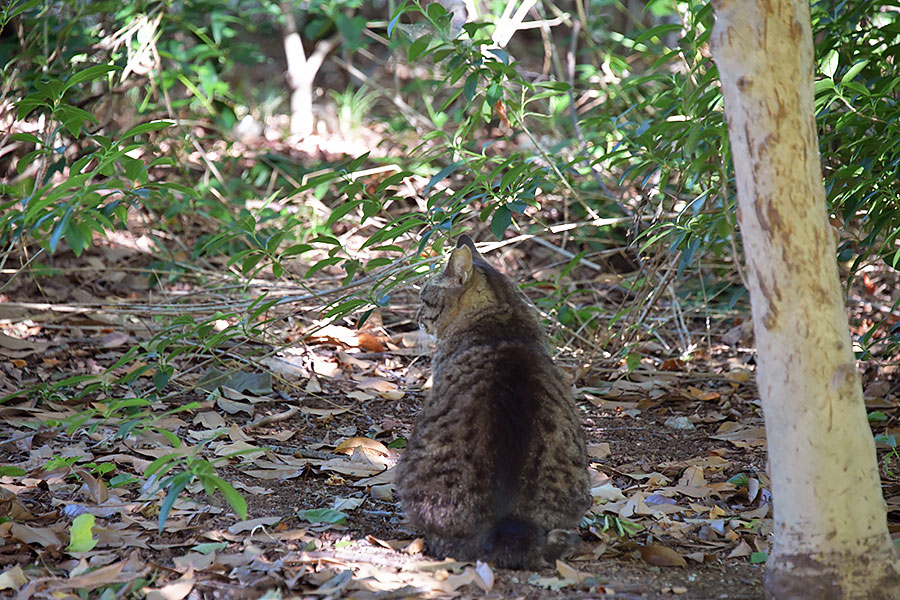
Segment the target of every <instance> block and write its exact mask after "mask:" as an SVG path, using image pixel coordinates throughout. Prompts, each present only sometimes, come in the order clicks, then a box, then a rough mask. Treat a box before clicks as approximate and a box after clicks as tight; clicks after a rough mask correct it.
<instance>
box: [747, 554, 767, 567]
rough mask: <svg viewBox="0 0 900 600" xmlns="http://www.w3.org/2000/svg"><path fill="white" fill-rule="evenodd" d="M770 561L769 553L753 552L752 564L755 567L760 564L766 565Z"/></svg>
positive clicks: (751, 556) (751, 555)
mask: <svg viewBox="0 0 900 600" xmlns="http://www.w3.org/2000/svg"><path fill="white" fill-rule="evenodd" d="M767 560H769V554H768V553H767V552H753V553H751V554H750V563H751V564H754V565H758V564H760V563H764V562H766V561H767Z"/></svg>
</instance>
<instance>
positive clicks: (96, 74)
mask: <svg viewBox="0 0 900 600" xmlns="http://www.w3.org/2000/svg"><path fill="white" fill-rule="evenodd" d="M119 69H121V67H118V66H116V65H95V66H93V67H88V68H87V69H84V70H82V71H79V72H78V73H75V74H74V75H72V76H71V77H70V78H69V80H68V81H66V84H65V87H64V88H63V91H66V90H67V89H69V88H70V87H72V86H73V85H78V84H79V83H81V82H83V81H88V80H91V79H98V78H100V77H102V76H104V75H106V74H107V73H109V72H110V71H118V70H119Z"/></svg>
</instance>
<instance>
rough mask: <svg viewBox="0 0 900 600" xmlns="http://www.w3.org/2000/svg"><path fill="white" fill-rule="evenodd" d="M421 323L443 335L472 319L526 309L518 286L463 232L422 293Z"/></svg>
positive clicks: (436, 334)
mask: <svg viewBox="0 0 900 600" xmlns="http://www.w3.org/2000/svg"><path fill="white" fill-rule="evenodd" d="M419 298H420V300H421V306H420V307H419V315H418V317H419V323H420V324H421V325H422V326H423V327H424V328H425V331H426V332H427V333H430V334H432V335H435V336H437V337H438V338H440V337H441V336H442V335H444V334H445V333H446V332H447V331H448V330H450V329H456V328H458V327H459V326H461V325H462V326H465V325H466V324H467V323H468V322H469V321H470V320H471V319H472V318H474V317H476V316H480V315H484V314H489V313H493V314H496V313H502V312H511V311H520V310H522V309H523V308H524V303H523V300H522V298H521V297H520V296H519V293H518V291H517V290H516V287H515V285H514V284H513V283H512V282H511V281H510V280H509V279H508V278H507V277H506V276H505V275H503V274H502V273H500V272H499V271H497V270H496V269H494V268H493V267H492V266H491V265H490V264H488V263H487V261H485V260H484V258H483V257H482V256H481V254H479V253H478V250H476V249H475V244H474V243H473V242H472V239H471V238H470V237H469V236H467V235H461V236H460V237H459V239H458V240H457V242H456V248H455V249H454V250H453V252H452V253H451V254H450V259H449V260H448V261H447V266H446V267H445V268H444V270H443V271H441V272H439V273H438V274H437V275H435V276H434V277H432V278H431V279H430V280H429V281H428V283H426V284H425V285H424V286H423V287H422V290H421V291H420V292H419Z"/></svg>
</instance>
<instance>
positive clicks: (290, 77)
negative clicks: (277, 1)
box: [281, 2, 339, 138]
mask: <svg viewBox="0 0 900 600" xmlns="http://www.w3.org/2000/svg"><path fill="white" fill-rule="evenodd" d="M281 12H282V14H283V15H284V21H285V27H284V56H285V58H286V59H287V66H288V70H287V81H288V85H289V86H290V88H291V135H294V136H297V137H301V138H304V137H306V136H308V135H309V134H311V133H312V132H313V124H314V123H313V82H314V81H315V78H316V73H318V72H319V67H321V66H322V63H323V62H324V61H325V57H326V56H327V55H328V53H329V52H331V50H332V49H334V47H335V46H337V44H338V40H339V37H338V36H334V37H332V38H329V39H327V40H320V41H319V42H317V43H316V47H315V50H313V53H312V54H311V55H310V57H309V58H307V57H306V53H305V52H304V51H303V40H302V39H301V38H300V32H299V31H297V22H296V21H295V19H294V12H293V6H292V5H291V3H290V2H282V3H281Z"/></svg>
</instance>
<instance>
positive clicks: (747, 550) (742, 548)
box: [728, 539, 753, 558]
mask: <svg viewBox="0 0 900 600" xmlns="http://www.w3.org/2000/svg"><path fill="white" fill-rule="evenodd" d="M751 554H753V548H751V547H750V545H749V544H748V543H747V542H745V541H744V540H743V539H742V540H741V543H740V544H738V545H737V546H735V547H734V550H732V551H731V552H730V553H729V554H728V558H739V557H744V556H750V555H751Z"/></svg>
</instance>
